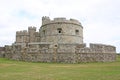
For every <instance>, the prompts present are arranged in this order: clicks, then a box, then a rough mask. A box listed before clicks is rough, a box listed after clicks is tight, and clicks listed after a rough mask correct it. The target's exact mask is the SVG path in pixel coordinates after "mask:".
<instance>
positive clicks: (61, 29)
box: [39, 17, 83, 44]
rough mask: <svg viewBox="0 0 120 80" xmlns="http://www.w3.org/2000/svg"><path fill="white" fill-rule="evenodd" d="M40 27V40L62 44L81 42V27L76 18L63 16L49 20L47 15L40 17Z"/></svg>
mask: <svg viewBox="0 0 120 80" xmlns="http://www.w3.org/2000/svg"><path fill="white" fill-rule="evenodd" d="M42 22H43V24H42V26H41V28H40V31H39V32H40V38H41V41H40V42H54V43H64V44H66V43H67V44H68V43H71V44H75V43H77V44H82V43H83V27H82V25H81V23H80V22H79V21H77V20H74V19H70V20H66V19H65V18H55V19H54V20H50V19H49V18H48V17H44V19H42Z"/></svg>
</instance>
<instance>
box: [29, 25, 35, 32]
mask: <svg viewBox="0 0 120 80" xmlns="http://www.w3.org/2000/svg"><path fill="white" fill-rule="evenodd" d="M28 30H34V31H36V27H34V26H29V27H28Z"/></svg>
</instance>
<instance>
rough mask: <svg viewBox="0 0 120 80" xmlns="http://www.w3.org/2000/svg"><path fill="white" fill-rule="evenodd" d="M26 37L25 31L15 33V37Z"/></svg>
mask: <svg viewBox="0 0 120 80" xmlns="http://www.w3.org/2000/svg"><path fill="white" fill-rule="evenodd" d="M26 35H29V33H28V32H27V30H23V31H17V32H16V36H26Z"/></svg>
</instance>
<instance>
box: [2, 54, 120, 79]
mask: <svg viewBox="0 0 120 80" xmlns="http://www.w3.org/2000/svg"><path fill="white" fill-rule="evenodd" d="M0 80H120V56H118V58H117V60H116V62H106V63H102V62H98V63H80V64H62V63H32V62H22V61H13V60H8V59H4V58H0Z"/></svg>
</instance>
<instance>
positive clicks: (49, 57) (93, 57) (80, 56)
mask: <svg viewBox="0 0 120 80" xmlns="http://www.w3.org/2000/svg"><path fill="white" fill-rule="evenodd" d="M28 45H29V47H24V48H23V47H21V46H20V45H18V46H16V45H14V46H6V54H5V57H6V58H9V59H14V60H23V61H32V62H62V63H80V62H112V61H115V60H116V54H115V51H114V50H115V49H114V50H113V51H112V52H114V53H111V52H110V53H109V51H108V52H106V53H98V51H97V50H96V52H92V49H91V48H87V47H86V44H57V45H50V44H48V43H46V44H45V43H44V44H43V43H39V44H38V43H31V44H28ZM95 45H97V44H95ZM102 46H103V45H102ZM104 46H105V45H104ZM107 47H108V46H107ZM111 47H112V46H110V48H111ZM13 48H14V49H13ZM113 48H114V46H113ZM98 50H99V48H98Z"/></svg>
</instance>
